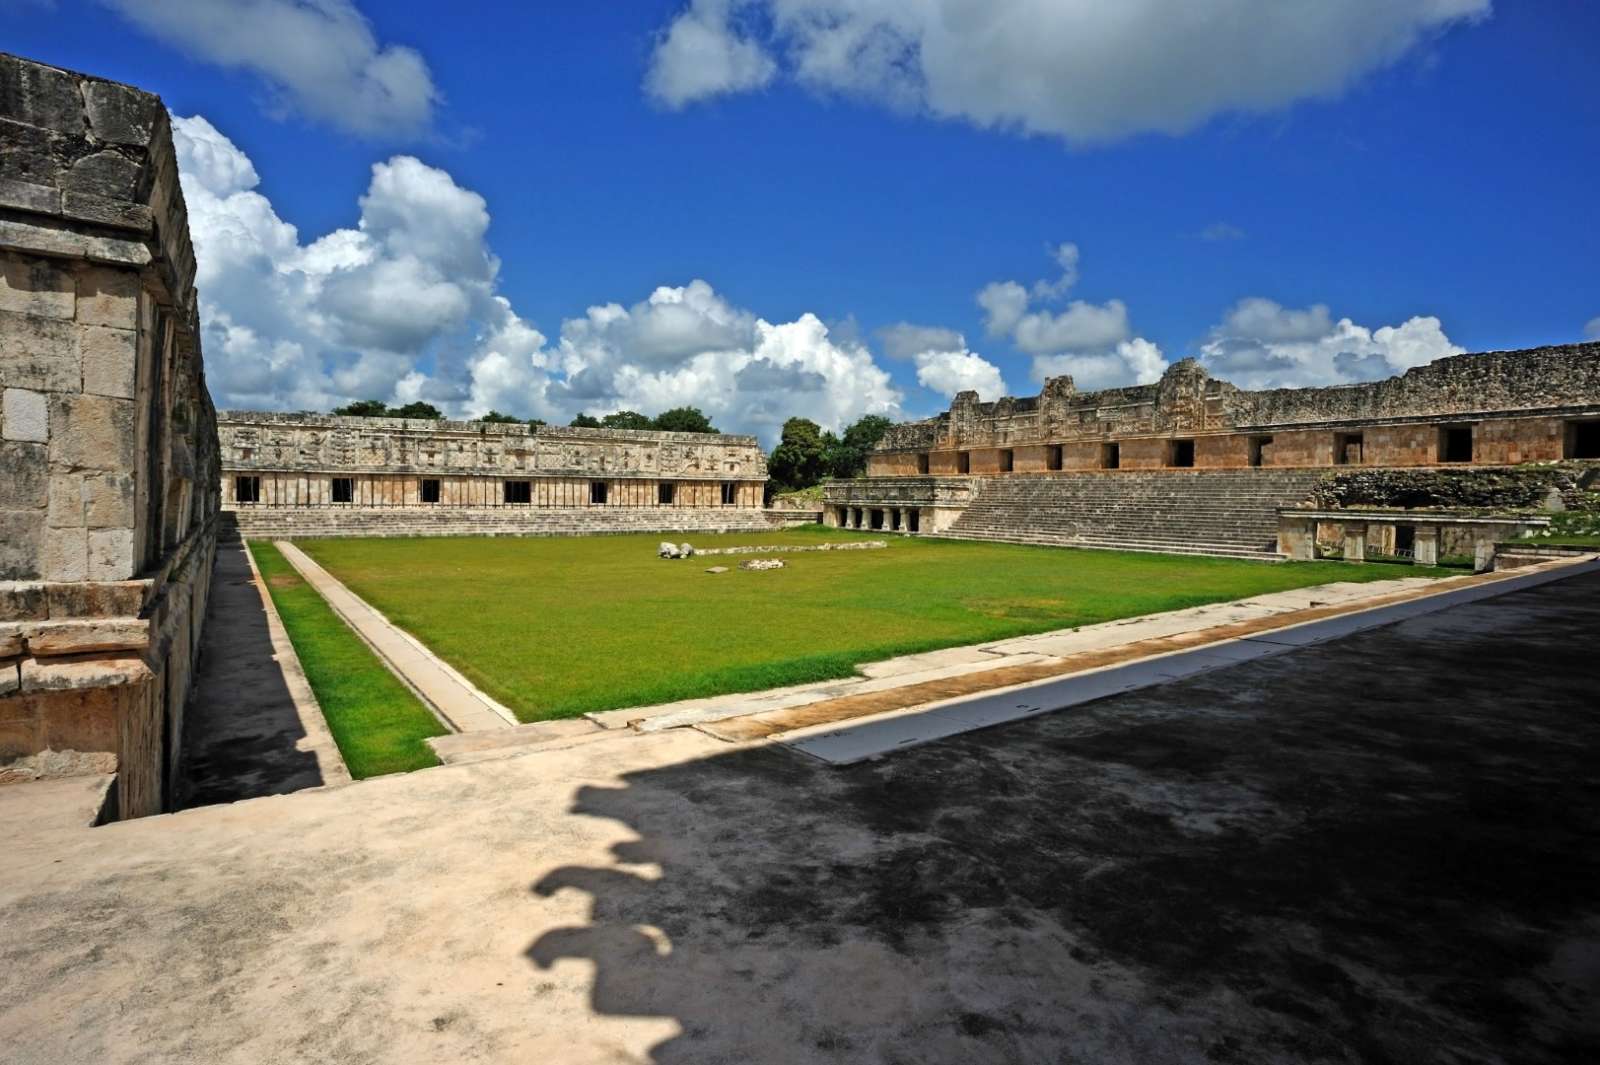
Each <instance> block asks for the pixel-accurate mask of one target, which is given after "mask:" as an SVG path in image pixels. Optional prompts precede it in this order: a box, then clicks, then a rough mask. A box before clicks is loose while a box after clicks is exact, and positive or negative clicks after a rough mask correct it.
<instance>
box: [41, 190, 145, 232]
mask: <svg viewBox="0 0 1600 1065" xmlns="http://www.w3.org/2000/svg"><path fill="white" fill-rule="evenodd" d="M61 213H62V215H63V216H65V217H67V218H73V219H77V220H78V221H80V222H93V223H95V224H96V225H102V226H111V227H113V228H116V229H131V230H134V231H136V232H139V233H148V232H149V231H150V230H151V228H152V225H153V223H152V222H151V214H150V208H148V207H146V206H145V205H144V204H142V203H129V202H127V201H126V200H114V199H111V198H109V197H106V196H96V195H95V194H94V193H91V192H72V191H68V192H64V193H62V195H61Z"/></svg>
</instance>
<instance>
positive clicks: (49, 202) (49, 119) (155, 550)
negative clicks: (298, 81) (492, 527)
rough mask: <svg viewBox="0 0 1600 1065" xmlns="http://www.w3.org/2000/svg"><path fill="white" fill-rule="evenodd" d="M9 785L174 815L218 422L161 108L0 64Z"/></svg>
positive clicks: (1, 626) (205, 569)
mask: <svg viewBox="0 0 1600 1065" xmlns="http://www.w3.org/2000/svg"><path fill="white" fill-rule="evenodd" d="M0 143H3V144H4V146H5V148H4V152H3V153H0V782H15V781H19V780H27V779H32V778H35V777H38V776H43V775H52V774H59V773H69V772H105V771H115V772H116V773H117V793H118V803H119V806H120V811H121V814H122V816H138V815H142V814H148V813H155V812H158V811H160V810H162V809H165V808H166V807H167V805H168V802H169V800H170V795H171V790H172V784H173V776H174V772H175V769H176V766H177V762H178V753H179V752H178V739H179V737H181V736H182V731H183V708H184V704H185V701H186V698H187V695H188V688H189V680H190V675H191V672H192V669H193V666H194V663H195V657H196V655H197V653H198V646H199V630H200V624H201V621H202V619H203V618H204V613H205V601H206V595H207V592H208V590H209V586H210V573H211V562H212V559H213V557H214V546H215V524H216V515H217V511H218V499H217V488H216V486H217V478H218V464H217V438H216V418H215V414H214V412H213V410H212V406H211V400H210V397H209V395H208V394H207V392H206V388H205V380H204V374H203V368H202V363H201V356H200V348H199V329H198V318H197V309H196V301H195V291H194V284H193V282H194V256H193V252H192V250H191V247H190V243H189V233H188V225H187V215H186V212H185V208H184V204H183V196H182V193H181V191H180V190H179V187H178V171H177V159H176V157H175V155H174V153H173V148H172V137H171V129H170V126H169V124H168V117H167V112H166V109H165V107H163V106H162V104H161V101H160V100H159V99H158V98H156V97H155V96H152V95H150V94H148V93H144V92H140V91H139V90H137V89H133V88H130V87H128V86H125V85H118V84H115V83H113V82H108V81H102V80H99V79H96V78H91V77H86V76H84V75H80V74H74V73H71V72H68V71H63V70H58V69H55V68H53V67H48V66H44V65H42V64H38V63H32V62H29V61H27V60H23V59H18V58H16V57H13V56H5V55H0Z"/></svg>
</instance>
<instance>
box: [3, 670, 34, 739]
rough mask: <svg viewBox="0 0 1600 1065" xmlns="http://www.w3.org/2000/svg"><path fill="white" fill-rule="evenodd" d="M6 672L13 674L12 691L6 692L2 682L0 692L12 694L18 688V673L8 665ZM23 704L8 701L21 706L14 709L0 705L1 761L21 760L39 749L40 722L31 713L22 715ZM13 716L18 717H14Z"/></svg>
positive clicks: (7, 701) (18, 701) (4, 704)
mask: <svg viewBox="0 0 1600 1065" xmlns="http://www.w3.org/2000/svg"><path fill="white" fill-rule="evenodd" d="M6 672H7V673H9V674H11V680H10V682H9V683H10V684H11V689H10V691H6V690H5V688H4V687H3V684H4V682H0V692H4V693H5V694H10V692H11V691H15V690H16V687H17V682H16V672H17V671H16V668H15V667H13V666H9V665H8V666H7V667H6ZM22 702H23V700H21V699H7V700H6V703H16V704H19V705H17V706H14V707H12V706H7V705H6V703H0V759H11V758H21V757H24V756H25V755H30V754H32V753H34V752H35V751H37V750H38V749H39V720H38V718H37V717H35V716H34V715H33V714H32V713H31V712H30V713H28V714H26V716H23V715H22V707H21V705H20V704H21V703H22ZM30 709H31V707H30ZM12 714H16V715H18V716H15V717H13V716H11V715H12Z"/></svg>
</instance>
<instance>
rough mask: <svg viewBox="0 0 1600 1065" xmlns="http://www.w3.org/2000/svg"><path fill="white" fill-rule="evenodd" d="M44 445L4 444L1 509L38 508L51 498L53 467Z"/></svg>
mask: <svg viewBox="0 0 1600 1065" xmlns="http://www.w3.org/2000/svg"><path fill="white" fill-rule="evenodd" d="M45 456H46V451H45V446H44V445H43V444H26V443H19V442H16V441H12V440H7V441H5V442H3V443H0V510H35V509H37V508H39V507H42V506H46V505H47V503H48V501H49V488H50V483H49V482H50V470H49V466H48V464H47V462H46V458H45Z"/></svg>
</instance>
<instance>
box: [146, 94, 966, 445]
mask: <svg viewBox="0 0 1600 1065" xmlns="http://www.w3.org/2000/svg"><path fill="white" fill-rule="evenodd" d="M173 131H174V141H175V143H176V146H177V151H178V163H179V169H180V173H181V175H182V180H183V190H184V197H185V199H186V200H187V202H188V205H189V219H190V228H191V231H192V233H193V236H194V242H195V257H196V260H197V262H198V272H197V273H198V276H197V278H196V285H197V287H198V289H199V291H200V305H201V325H202V329H203V332H204V345H205V355H206V366H207V375H208V378H209V381H210V384H211V387H212V390H213V393H214V394H215V395H216V397H217V400H218V403H219V405H221V406H223V407H254V408H265V409H290V410H299V409H304V410H323V411H325V410H329V409H331V408H332V407H334V406H337V405H340V404H343V403H346V402H349V401H350V400H353V399H369V398H370V399H381V400H384V401H386V402H389V403H405V402H409V401H412V400H424V401H427V402H430V403H433V404H434V405H435V406H438V407H439V408H440V409H441V410H444V411H445V412H446V413H448V414H452V415H457V416H473V415H479V414H483V413H485V412H486V411H488V410H490V409H491V408H492V409H497V410H500V411H503V412H506V413H511V414H516V415H520V416H523V417H529V416H534V417H541V418H545V419H547V420H550V421H557V422H566V421H567V420H569V419H570V418H571V417H572V416H573V415H574V414H576V413H578V412H580V411H587V412H591V413H602V414H603V413H608V412H610V411H613V410H617V409H620V408H627V409H632V410H638V411H644V412H648V413H657V412H659V411H661V410H664V409H667V408H669V407H676V406H683V405H689V406H697V407H700V408H701V409H702V410H704V411H705V412H706V413H707V414H709V415H710V416H711V417H712V419H713V421H714V422H715V423H716V424H717V425H718V426H719V427H721V428H723V429H725V430H729V431H741V432H753V433H758V434H760V435H762V436H763V437H765V438H768V439H769V441H770V440H771V439H775V438H776V436H777V433H778V430H779V428H780V427H781V426H782V423H783V421H784V420H785V419H786V418H789V417H791V416H793V415H801V416H804V417H809V418H812V419H813V420H815V421H817V422H819V423H821V424H823V425H824V426H826V427H828V428H832V429H839V428H842V427H843V426H844V425H845V424H847V423H848V422H850V421H853V420H855V419H856V418H858V417H860V416H861V415H863V414H887V415H898V414H899V413H900V402H901V395H900V392H899V390H898V389H897V388H895V386H894V384H893V382H892V381H891V379H890V377H889V375H888V374H887V373H886V372H884V370H883V369H882V368H881V367H880V366H878V365H877V363H876V362H875V361H874V359H873V357H872V354H871V352H870V351H869V350H868V349H867V348H866V346H865V345H864V344H862V343H860V342H859V341H858V340H856V339H855V338H854V337H853V336H849V335H834V334H833V333H831V332H830V330H829V328H828V326H827V325H825V324H824V323H823V322H822V321H821V320H820V319H819V318H818V317H817V316H816V315H814V314H809V313H807V314H802V315H800V316H799V317H798V318H797V319H796V320H794V321H789V322H770V321H767V320H765V319H763V318H761V317H760V316H758V315H757V314H755V313H754V312H752V311H749V310H746V309H744V308H741V307H737V306H734V305H733V304H730V303H729V302H728V301H727V300H726V299H724V298H723V297H722V296H721V295H720V294H718V293H717V292H716V291H715V290H714V289H713V288H712V287H711V285H710V284H708V283H707V282H705V281H702V280H695V281H691V282H690V283H689V284H687V285H682V286H662V287H660V288H657V289H656V290H655V291H654V292H652V293H650V295H649V296H648V297H647V298H645V299H643V300H640V301H638V302H636V303H633V304H632V305H624V304H622V303H616V302H613V303H605V304H597V305H596V306H593V307H590V308H589V309H588V310H587V311H586V312H585V313H584V314H582V315H580V316H577V317H574V318H570V319H568V320H566V321H564V322H562V323H561V330H560V334H559V336H558V337H556V338H555V339H554V340H552V339H550V338H548V337H546V336H545V334H544V333H542V332H541V331H540V330H539V329H538V328H536V327H535V326H534V325H533V323H531V322H529V321H528V320H526V319H525V318H523V317H521V316H520V315H518V314H517V312H516V310H515V309H514V307H513V306H512V303H511V301H510V300H509V299H508V298H507V297H506V296H505V295H504V294H502V293H501V292H500V291H499V288H498V275H499V268H500V263H499V260H498V259H497V258H496V257H495V255H494V253H493V252H492V251H491V250H490V247H489V244H488V231H489V226H490V213H489V208H488V205H487V204H486V203H485V202H484V200H483V197H481V196H479V195H478V194H477V193H475V192H473V191H472V190H470V189H466V188H463V187H461V186H460V185H458V184H457V183H456V182H455V181H454V179H452V178H451V176H450V175H449V174H448V173H446V172H445V171H443V170H440V169H438V168H436V167H431V166H428V165H427V164H426V163H423V162H422V161H421V160H419V159H416V158H414V157H412V156H408V155H397V156H394V157H393V158H390V159H388V160H386V161H384V162H380V163H377V164H375V165H374V166H373V168H372V180H371V182H370V184H369V185H368V186H367V191H366V192H365V193H364V194H363V195H362V196H361V198H360V218H359V221H358V223H357V225H356V226H355V227H354V228H344V229H337V230H334V231H333V232H330V233H327V234H325V235H323V236H321V237H319V238H318V239H316V240H313V241H311V242H309V243H305V242H302V240H301V237H300V234H299V232H298V230H297V229H296V228H295V227H294V226H293V225H291V224H290V223H288V222H286V221H284V220H283V219H282V218H280V217H279V216H278V214H277V212H276V211H275V210H274V208H273V206H272V204H271V202H270V201H268V200H267V198H266V197H265V196H263V195H262V194H261V193H260V192H259V191H258V190H257V185H258V182H259V178H258V175H257V172H256V169H255V167H254V165H253V164H252V163H251V161H250V159H249V157H248V156H246V155H245V154H244V153H243V152H242V151H240V150H239V148H238V147H237V146H236V145H234V144H233V142H232V141H230V140H229V139H228V138H227V137H226V136H224V135H223V134H222V133H221V132H219V131H218V130H217V129H216V128H215V127H214V126H212V125H211V124H210V123H209V122H207V121H206V120H205V119H204V118H201V117H199V116H195V117H192V118H174V119H173ZM956 339H957V340H959V339H960V338H959V335H957V337H956ZM969 372H970V368H969Z"/></svg>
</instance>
